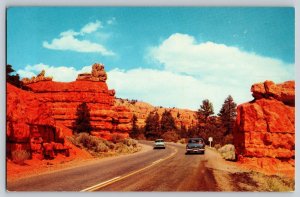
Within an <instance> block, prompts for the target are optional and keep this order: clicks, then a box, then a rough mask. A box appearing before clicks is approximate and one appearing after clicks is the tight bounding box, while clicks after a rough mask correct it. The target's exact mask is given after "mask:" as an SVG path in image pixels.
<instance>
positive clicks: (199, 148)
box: [186, 138, 205, 154]
mask: <svg viewBox="0 0 300 197" xmlns="http://www.w3.org/2000/svg"><path fill="white" fill-rule="evenodd" d="M189 153H202V154H204V153H205V142H204V139H203V138H189V140H188V143H187V145H186V154H189Z"/></svg>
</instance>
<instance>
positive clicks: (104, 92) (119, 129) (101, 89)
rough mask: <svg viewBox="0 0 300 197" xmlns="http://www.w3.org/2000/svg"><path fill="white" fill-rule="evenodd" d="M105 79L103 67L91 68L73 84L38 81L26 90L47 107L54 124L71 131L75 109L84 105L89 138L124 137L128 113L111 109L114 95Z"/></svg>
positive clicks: (124, 109)
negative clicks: (88, 120) (87, 118)
mask: <svg viewBox="0 0 300 197" xmlns="http://www.w3.org/2000/svg"><path fill="white" fill-rule="evenodd" d="M99 67H100V71H98V72H103V74H102V75H101V76H99V75H97V73H96V74H95V72H97V69H98V68H99ZM106 78H107V77H106V73H105V71H104V67H103V65H100V64H94V65H93V70H92V73H91V74H89V73H85V74H79V76H78V78H77V80H76V81H74V82H68V83H64V82H53V81H47V80H46V81H43V80H41V81H38V82H35V83H30V84H28V85H27V86H28V87H29V88H31V89H32V91H33V92H34V93H35V95H38V97H39V99H40V101H41V102H42V103H46V104H47V105H48V106H49V108H50V109H51V112H52V117H53V119H54V120H55V122H57V123H60V124H62V125H64V126H66V127H68V128H69V129H72V124H73V123H74V122H75V120H76V110H77V107H78V105H80V104H82V103H83V102H85V103H87V106H88V108H89V110H90V119H91V126H92V129H93V130H92V132H91V133H92V134H93V135H95V136H99V137H103V138H106V139H111V137H112V134H113V133H116V134H120V135H122V136H123V137H127V136H128V133H129V132H130V131H131V119H132V113H131V112H130V111H129V109H127V108H126V107H124V106H123V107H122V106H114V103H115V97H114V95H115V91H114V90H109V89H108V87H107V84H106V82H105V81H106Z"/></svg>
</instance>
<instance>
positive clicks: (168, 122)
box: [160, 110, 176, 132]
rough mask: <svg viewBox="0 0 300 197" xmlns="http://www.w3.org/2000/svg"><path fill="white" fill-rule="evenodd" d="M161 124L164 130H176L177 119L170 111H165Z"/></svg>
mask: <svg viewBox="0 0 300 197" xmlns="http://www.w3.org/2000/svg"><path fill="white" fill-rule="evenodd" d="M160 125H161V131H162V132H167V131H172V130H176V125H175V120H174V118H173V116H172V114H171V112H170V111H167V110H165V111H164V113H163V114H162V116H161V121H160Z"/></svg>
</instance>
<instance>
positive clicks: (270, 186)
mask: <svg viewBox="0 0 300 197" xmlns="http://www.w3.org/2000/svg"><path fill="white" fill-rule="evenodd" d="M250 176H251V178H252V179H253V180H254V181H256V182H257V184H258V186H259V190H260V191H272V192H273V191H274V192H291V191H294V190H295V180H294V179H292V178H287V177H280V176H276V175H271V176H268V175H264V174H262V173H258V172H251V173H250Z"/></svg>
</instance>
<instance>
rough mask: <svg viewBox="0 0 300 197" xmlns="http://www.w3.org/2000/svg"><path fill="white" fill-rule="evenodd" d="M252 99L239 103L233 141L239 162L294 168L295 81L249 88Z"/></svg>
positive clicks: (273, 169)
mask: <svg viewBox="0 0 300 197" xmlns="http://www.w3.org/2000/svg"><path fill="white" fill-rule="evenodd" d="M251 91H252V92H253V94H252V95H253V97H254V98H255V99H254V101H252V102H249V103H245V104H242V105H239V106H238V108H237V119H236V125H235V130H234V141H235V147H236V151H237V154H238V155H239V158H240V161H241V162H244V163H251V165H253V166H259V167H263V168H264V169H266V170H267V171H269V172H286V171H291V170H293V169H294V159H295V106H294V104H295V83H294V81H287V82H285V83H283V84H274V83H273V82H272V81H265V82H264V83H259V84H254V85H253V86H252V87H251Z"/></svg>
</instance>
